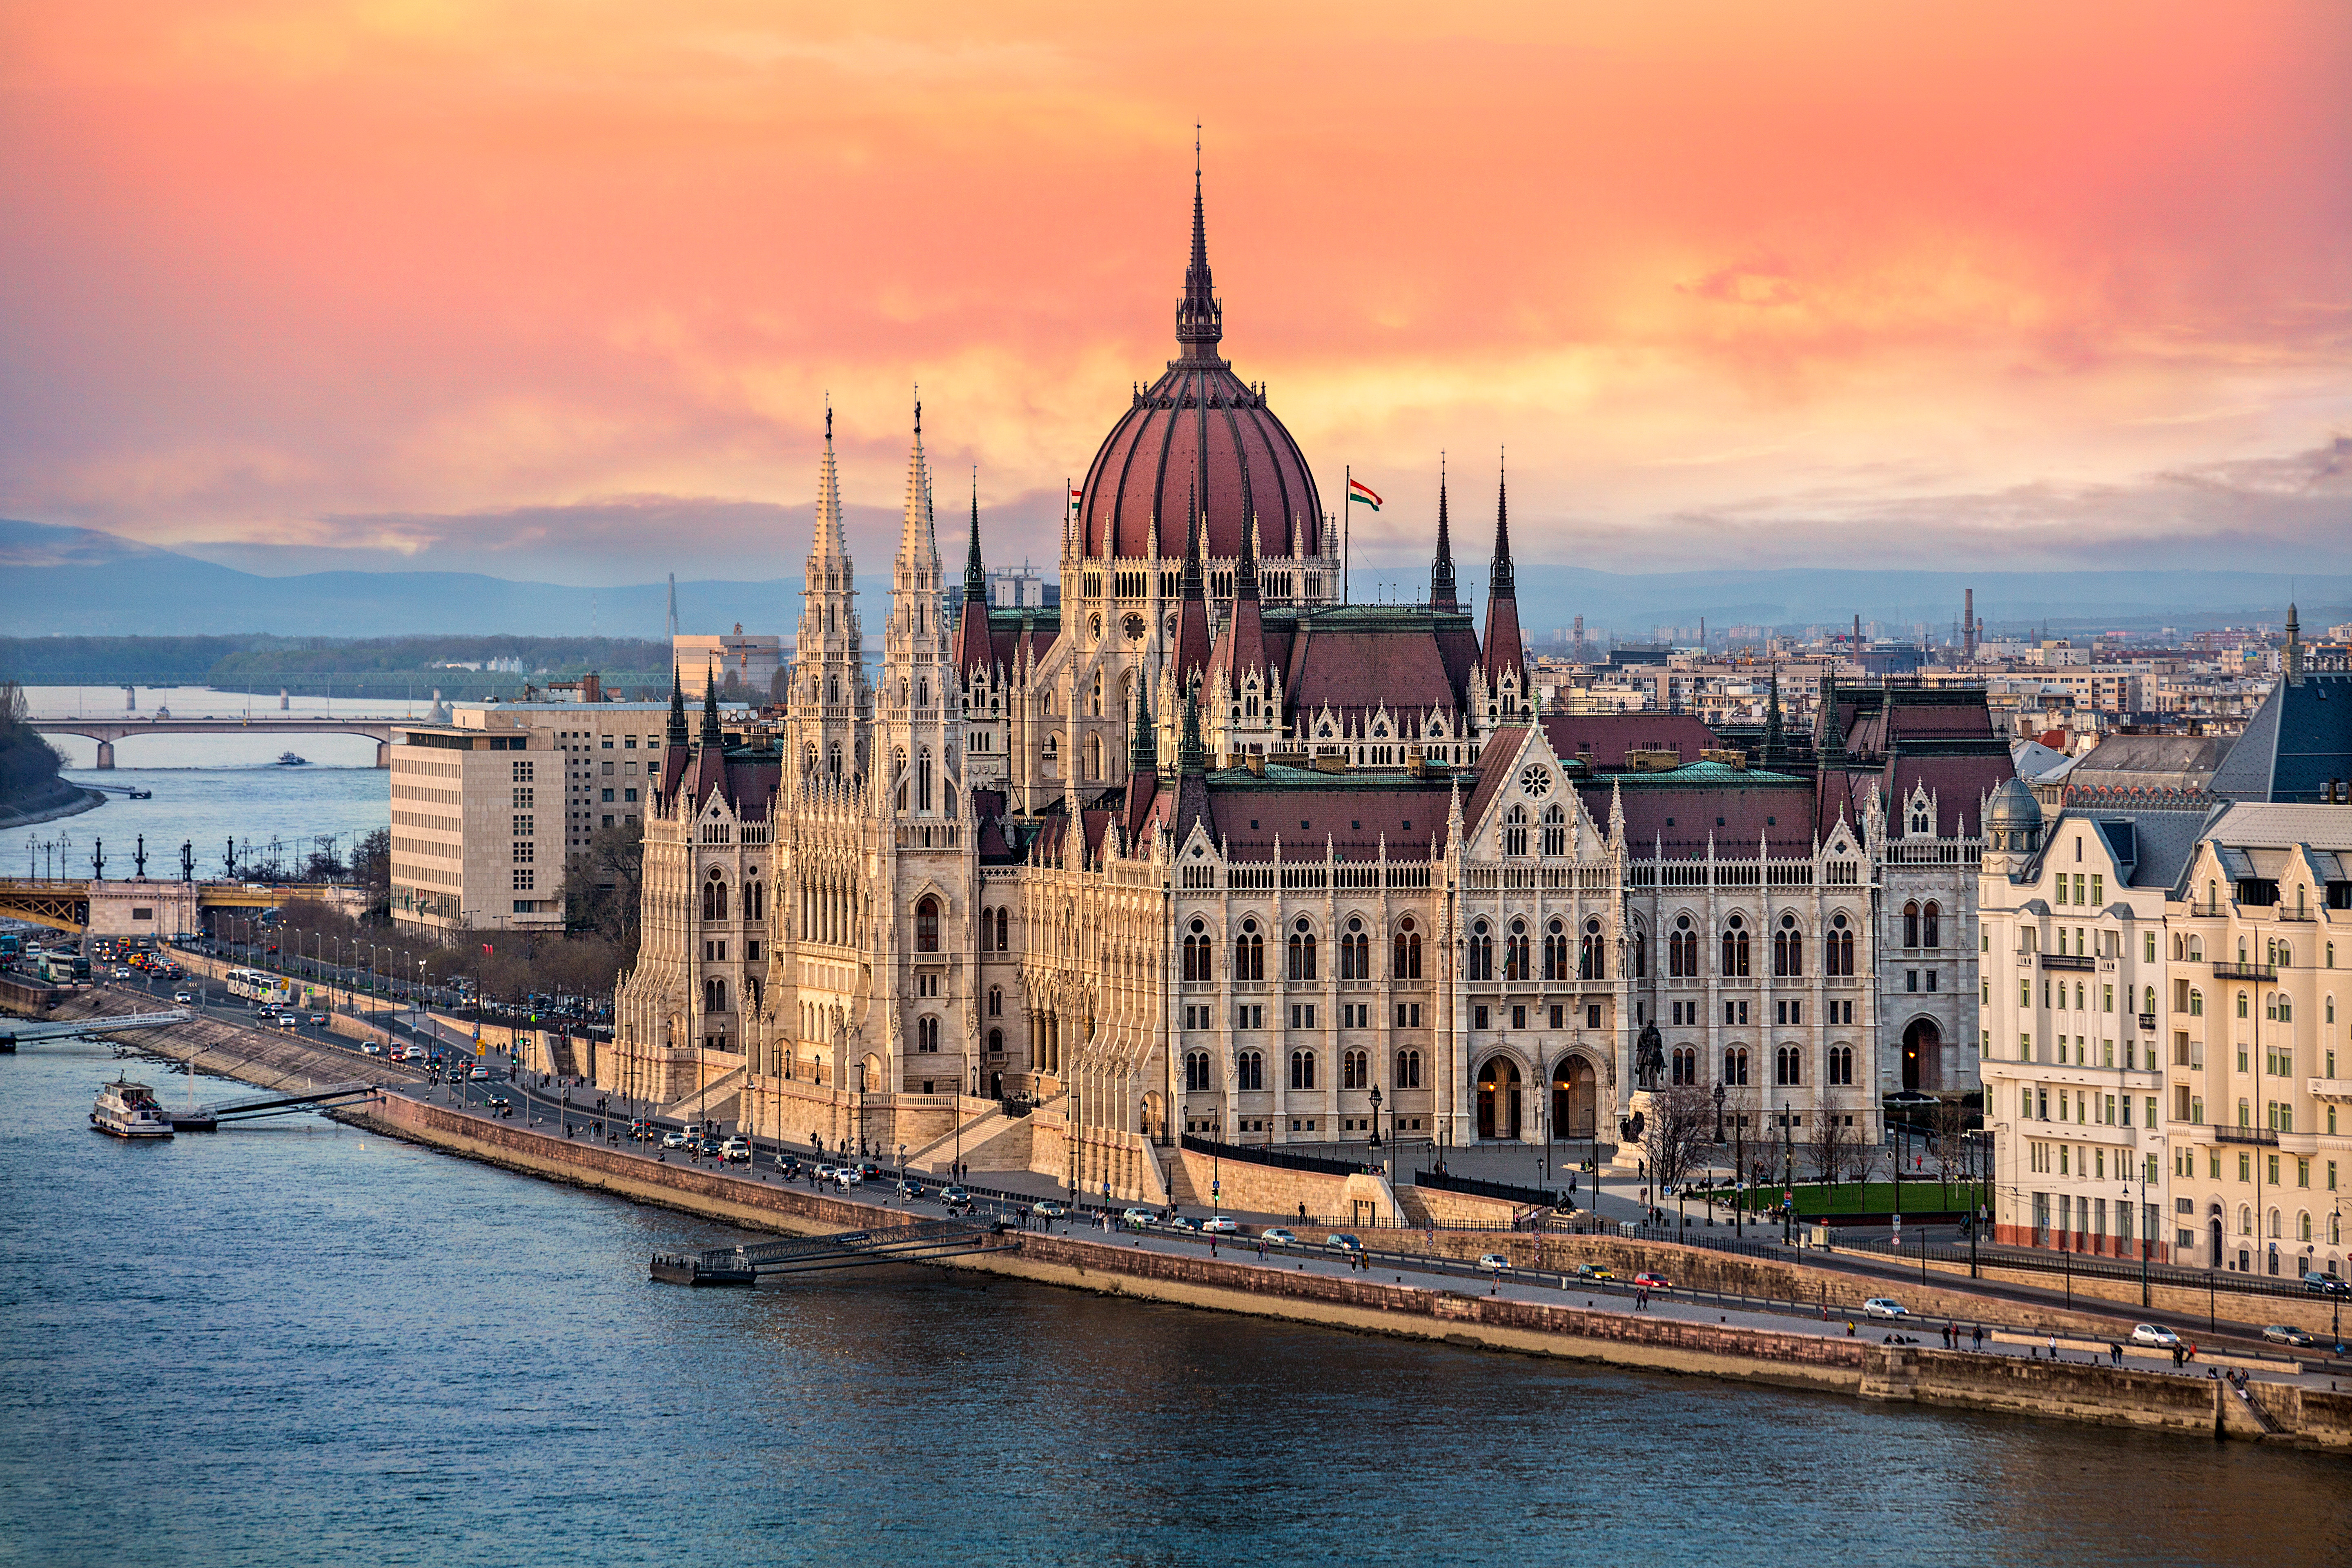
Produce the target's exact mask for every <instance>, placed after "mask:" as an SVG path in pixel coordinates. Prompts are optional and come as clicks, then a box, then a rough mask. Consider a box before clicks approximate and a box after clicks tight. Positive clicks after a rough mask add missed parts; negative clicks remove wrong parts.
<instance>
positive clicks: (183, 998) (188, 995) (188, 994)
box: [172, 991, 196, 1005]
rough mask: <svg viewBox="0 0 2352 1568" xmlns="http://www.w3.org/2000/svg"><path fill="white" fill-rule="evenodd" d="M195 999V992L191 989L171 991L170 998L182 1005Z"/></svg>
mask: <svg viewBox="0 0 2352 1568" xmlns="http://www.w3.org/2000/svg"><path fill="white" fill-rule="evenodd" d="M195 999H196V997H195V994H194V992H192V991H174V992H173V993H172V1000H173V1001H174V1002H177V1003H180V1004H181V1005H187V1004H188V1003H191V1002H194V1000H195Z"/></svg>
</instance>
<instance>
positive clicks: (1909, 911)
mask: <svg viewBox="0 0 2352 1568" xmlns="http://www.w3.org/2000/svg"><path fill="white" fill-rule="evenodd" d="M1903 945H1904V946H1906V947H1916V946H1918V945H1919V904H1918V900H1916V899H1915V900H1911V901H1910V902H1908V903H1906V904H1905V905H1904V906H1903Z"/></svg>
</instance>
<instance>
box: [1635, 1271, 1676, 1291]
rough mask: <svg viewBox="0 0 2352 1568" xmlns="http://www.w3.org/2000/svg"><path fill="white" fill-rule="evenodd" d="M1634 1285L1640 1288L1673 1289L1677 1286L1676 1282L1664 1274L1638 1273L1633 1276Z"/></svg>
mask: <svg viewBox="0 0 2352 1568" xmlns="http://www.w3.org/2000/svg"><path fill="white" fill-rule="evenodd" d="M1633 1286H1634V1289H1640V1290H1671V1289H1674V1288H1675V1282H1674V1281H1673V1280H1671V1279H1667V1278H1666V1277H1665V1276H1664V1275H1663V1274H1636V1275H1634V1276H1633Z"/></svg>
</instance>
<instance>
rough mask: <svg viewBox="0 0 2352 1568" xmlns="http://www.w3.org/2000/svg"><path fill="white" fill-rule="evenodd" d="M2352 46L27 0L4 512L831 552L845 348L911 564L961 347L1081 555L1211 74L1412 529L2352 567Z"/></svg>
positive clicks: (285, 547) (983, 438)
mask: <svg viewBox="0 0 2352 1568" xmlns="http://www.w3.org/2000/svg"><path fill="white" fill-rule="evenodd" d="M2347 83H2352V7H2347V6H2346V5H2341V4H2337V3H2334V0H2313V3H2308V4H2283V5H2268V4H2261V3H2248V0H2234V3H2232V4H2230V5H2213V4H2210V0H2209V3H2206V4H2199V5H2166V4H2160V3H2159V4H2149V3H2146V0H2136V3H2132V4H2117V5H2104V4H2094V3H2088V0H2070V3H2068V4H2063V5H2049V4H2046V3H2042V4H2033V5H2000V4H1990V5H1987V4H1976V5H1966V6H1926V5H1904V4H1889V3H1887V0H1868V3H1861V4H1852V5H1832V4H1822V5H1774V4H1761V3H1759V0H1738V3H1726V4H1672V3H1648V4H1641V5H1624V4H1622V3H1619V4H1605V5H1576V4H1559V3H1553V4H1544V5H1527V6H1503V5H1496V6H1430V5H1399V6H1388V5H1368V4H1349V5H1261V6H1245V7H1244V6H1160V7H1133V6H1118V7H1110V6H1101V5H1066V6H1060V5H974V4H969V3H967V4H962V5H940V6H936V7H922V6H914V5H908V6H897V7H887V8H885V7H872V6H857V5H823V6H808V7H795V6H790V5H752V4H724V3H710V0H668V3H666V4H662V5H643V4H629V5H623V4H604V3H600V0H561V3H555V0H550V3H545V4H507V5H498V4H484V5H460V4H448V3H433V0H375V3H371V4H349V5H338V4H333V3H331V0H300V3H291V0H289V3H285V4H275V3H244V4H239V3H214V0H173V3H168V4H165V3H159V4H136V3H128V0H74V3H73V4H69V5H28V4H16V5H8V6H6V7H5V10H0V184H4V185H5V191H6V202H7V213H6V219H5V222H0V279H5V287H0V354H5V366H6V372H7V374H6V375H5V381H0V516H5V517H11V518H17V519H24V520H29V521H37V522H48V523H69V524H79V525H83V526H87V527H91V528H98V529H105V530H109V531H115V532H119V533H122V534H126V535H129V536H131V537H134V538H137V539H140V540H144V541H147V542H153V543H159V544H169V545H173V546H174V547H178V548H190V549H193V550H194V552H197V553H202V554H206V555H209V556H211V557H212V558H215V559H218V560H223V561H227V562H230V563H234V564H238V565H243V566H247V567H248V568H251V569H255V570H261V571H295V570H312V569H317V568H320V567H321V566H326V565H331V564H337V563H343V564H353V565H362V566H396V565H413V566H434V567H448V568H457V569H467V570H480V571H488V572H494V573H497V574H500V575H507V576H520V577H535V578H544V579H549V580H554V581H563V582H572V583H582V584H589V583H622V582H639V581H645V580H647V579H649V578H651V577H656V576H658V575H659V574H660V573H662V572H664V571H667V570H676V571H677V573H678V574H679V575H680V576H681V577H688V576H732V577H747V578H750V577H770V576H776V575H781V574H786V573H793V572H797V570H798V563H799V560H800V557H801V555H802V553H803V552H804V551H805V549H806V546H807V537H808V525H809V516H810V507H811V501H812V498H813V496H814V488H815V468H816V450H817V445H818V440H819V432H820V431H821V429H822V426H823V421H824V399H825V396H826V394H827V393H828V392H830V394H831V396H832V400H833V403H834V405H835V409H836V410H837V411H838V412H837V418H838V429H839V431H840V433H841V436H842V438H843V453H844V471H845V487H846V489H847V490H848V492H849V496H850V499H851V500H853V501H854V502H856V503H857V504H858V505H859V507H860V508H861V509H862V510H860V512H859V514H858V521H859V525H860V526H859V529H858V531H857V533H856V536H855V538H854V540H853V542H854V544H855V546H856V549H857V551H858V552H859V557H860V562H859V563H860V566H861V568H862V569H864V570H866V571H878V570H882V569H885V568H886V567H887V555H888V552H889V549H890V542H891V538H892V534H893V531H894V526H895V525H894V524H893V523H892V521H891V516H892V514H893V513H895V510H896V508H897V505H898V498H899V495H900V493H901V487H902V484H903V472H904V464H905V460H906V447H907V436H908V415H909V405H910V403H911V401H912V397H913V391H912V388H913V386H914V384H916V383H917V382H919V383H920V384H921V386H922V396H923V401H924V404H925V407H926V418H925V427H926V431H927V435H928V437H929V447H930V449H931V452H932V454H933V457H934V458H935V460H936V462H937V465H938V468H939V469H940V475H941V481H940V489H941V498H942V506H943V509H945V508H947V505H948V500H949V498H950V497H953V498H954V500H955V505H954V507H953V508H952V509H949V510H953V511H954V512H955V513H956V514H957V516H958V518H959V519H960V517H961V508H962V505H963V504H964V503H963V501H962V495H963V491H964V488H965V486H966V485H967V484H968V482H969V478H968V476H969V473H970V469H971V466H972V465H977V466H978V469H979V486H980V495H981V502H982V513H983V518H984V521H986V525H987V528H988V531H989V546H990V554H991V557H992V563H1001V562H1002V561H1003V560H1005V559H1007V558H1011V557H1017V556H1019V555H1021V554H1024V553H1027V554H1030V555H1033V556H1035V557H1038V558H1040V559H1050V558H1051V556H1052V554H1053V552H1054V550H1055V542H1054V538H1055V534H1054V531H1055V520H1056V517H1057V507H1056V500H1055V498H1056V496H1057V495H1058V494H1059V492H1060V488H1061V484H1062V481H1063V479H1064V478H1065V476H1076V475H1078V474H1082V473H1083V472H1084V470H1085V468H1086V465H1087V460H1088V459H1089V458H1091V457H1092V455H1093V452H1094V449H1095V447H1096V445H1097V443H1098V442H1099V440H1100V439H1101V437H1102V436H1103V434H1104V433H1105V432H1106V431H1107V430H1108V428H1109V427H1110V425H1111V424H1112V422H1113V421H1114V420H1115V419H1116V418H1117V416H1118V414H1119V413H1120V411H1121V409H1122V408H1123V407H1124V405H1125V404H1126V401H1127V398H1128V395H1129V384H1131V383H1133V382H1134V381H1136V380H1138V379H1149V378H1150V376H1152V375H1153V374H1156V373H1157V371H1158V370H1159V368H1160V365H1161V363H1162V362H1163V361H1165V360H1166V359H1167V358H1169V357H1170V356H1171V354H1172V353H1173V352H1174V348H1173V343H1172V338H1171V321H1172V315H1173V307H1174V303H1175V300H1176V297H1177V293H1178V290H1179V287H1180V284H1181V273H1182V265H1183V249H1184V245H1185V242H1186V238H1187V226H1188V224H1189V220H1190V208H1191V196H1192V135H1193V132H1192V127H1193V121H1194V120H1195V119H1196V118H1198V119H1199V120H1201V121H1203V122H1204V123H1205V130H1204V132H1202V136H1203V141H1204V144H1205V149H1206V152H1205V162H1206V168H1207V176H1206V180H1207V195H1208V216H1209V239H1210V251H1211V258H1212V260H1213V264H1214V266H1215V269H1216V280H1217V285H1218V289H1219V292H1220V293H1221V294H1222V295H1223V299H1224V301H1225V320H1226V336H1225V343H1224V347H1225V352H1226V353H1228V355H1229V356H1231V358H1232V359H1233V361H1234V366H1235V368H1236V369H1237V370H1238V371H1239V372H1240V373H1241V374H1243V375H1244V376H1246V377H1249V378H1252V379H1262V380H1264V381H1265V382H1267V383H1268V384H1269V393H1270V395H1271V401H1272V404H1273V406H1274V408H1275V411H1276V413H1277V414H1278V415H1280V416H1282V417H1283V418H1284V419H1285V421H1286V423H1287V424H1288V425H1289V426H1290V427H1291V429H1292V431H1293V432H1294V433H1295V434H1296V435H1297V437H1298V439H1299V441H1300V443H1301V444H1302V446H1303V447H1305V449H1306V451H1307V456H1308V458H1310V459H1311V460H1312V461H1313V463H1314V464H1315V466H1316V468H1317V470H1318V479H1319V481H1320V483H1321V485H1322V487H1323V491H1324V498H1325V502H1326V505H1327V506H1329V507H1333V508H1336V507H1337V506H1338V505H1339V495H1340V491H1341V481H1340V472H1341V467H1342V465H1343V464H1353V465H1354V467H1355V470H1356V472H1357V473H1358V475H1359V476H1360V477H1363V478H1366V479H1369V480H1370V482H1371V483H1372V484H1373V485H1374V486H1376V487H1377V488H1378V489H1381V491H1382V493H1383V494H1384V495H1385V496H1386V497H1387V498H1388V500H1389V502H1390V504H1389V505H1388V507H1387V508H1386V509H1385V510H1382V511H1381V513H1380V514H1379V516H1378V517H1377V518H1372V517H1370V516H1367V515H1364V514H1362V513H1360V514H1359V516H1358V517H1357V519H1356V530H1355V536H1356V545H1357V549H1358V551H1359V558H1360V560H1368V561H1374V562H1388V563H1396V564H1403V563H1408V562H1411V561H1412V560H1416V559H1418V558H1420V557H1421V556H1423V555H1425V553H1426V552H1427V541H1428V531H1429V527H1430V524H1431V521H1432V518H1433V512H1434V495H1435V485H1436V473H1437V467H1438V462H1439V454H1440V452H1441V451H1443V452H1444V453H1446V454H1447V455H1448V460H1449V462H1450V463H1451V465H1452V468H1453V472H1454V476H1455V484H1456V486H1457V489H1456V503H1455V504H1456V508H1457V512H1456V515H1457V516H1462V515H1465V513H1467V514H1469V515H1472V516H1483V517H1491V514H1492V501H1493V482H1494V472H1495V468H1496V457H1497V453H1498V451H1500V450H1502V449H1505V448H1507V452H1508V460H1509V465H1510V474H1511V490H1512V500H1513V513H1514V525H1515V527H1514V532H1515V538H1516V540H1517V543H1518V547H1519V551H1520V553H1521V555H1522V557H1523V558H1525V559H1531V560H1540V561H1551V562H1562V563H1578V564H1587V565H1596V566H1603V567H1609V568H1613V569H1622V570H1650V569H1662V568H1668V567H1685V566H1692V565H1701V564H1726V565H1742V566H1771V565H1836V564H1864V565H1888V566H1892V565H1921V566H1957V565H1963V564H1970V563H1990V564H1998V565H2001V566H2009V567H2021V568H2036V567H2049V568H2091V569H2101V568H2109V569H2111V568H2113V567H2115V566H2116V565H2118V564H2128V565H2134V566H2150V565H2178V566H2206V565H2222V564H2228V565H2237V566H2259V567H2262V568H2263V569H2276V570H2283V571H2284V570H2294V569H2298V568H2301V569H2305V570H2315V571H2316V570H2330V571H2337V572H2341V571H2347V570H2352V89H2347ZM942 521H943V524H944V522H945V521H946V520H945V519H944V518H943V520H942ZM959 538H960V535H956V536H951V537H950V539H949V541H948V542H947V548H948V550H949V552H950V557H951V559H952V558H955V557H956V556H958V555H959V554H960V552H959V550H958V545H957V540H958V539H959ZM1467 544H1468V548H1467V549H1466V550H1465V553H1468V554H1472V555H1474V556H1477V557H1481V558H1483V555H1484V553H1485V541H1484V539H1483V537H1481V538H1478V539H1475V540H1473V541H1469V542H1467ZM257 547H258V548H257Z"/></svg>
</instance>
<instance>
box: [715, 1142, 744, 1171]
mask: <svg viewBox="0 0 2352 1568" xmlns="http://www.w3.org/2000/svg"><path fill="white" fill-rule="evenodd" d="M719 1158H720V1159H721V1160H723V1161H725V1162H726V1163H729V1164H730V1165H748V1164H750V1163H751V1144H750V1142H747V1141H745V1140H744V1139H741V1138H730V1139H729V1140H727V1142H724V1143H721V1144H720V1145H719Z"/></svg>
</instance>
